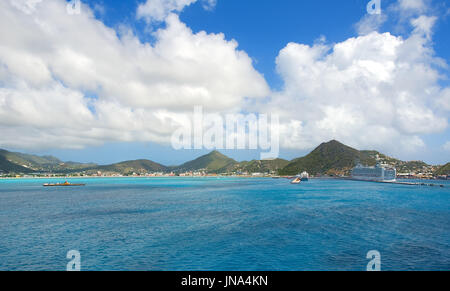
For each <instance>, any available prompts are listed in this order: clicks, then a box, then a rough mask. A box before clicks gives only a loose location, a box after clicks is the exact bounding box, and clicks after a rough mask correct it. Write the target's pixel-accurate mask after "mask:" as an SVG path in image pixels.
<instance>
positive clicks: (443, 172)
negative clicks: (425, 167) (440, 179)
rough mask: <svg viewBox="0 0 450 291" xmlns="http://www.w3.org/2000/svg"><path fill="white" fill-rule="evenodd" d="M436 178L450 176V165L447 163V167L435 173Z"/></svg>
mask: <svg viewBox="0 0 450 291" xmlns="http://www.w3.org/2000/svg"><path fill="white" fill-rule="evenodd" d="M434 175H435V176H443V175H450V163H447V164H446V165H445V166H442V167H440V168H439V169H438V170H437V171H436V172H434Z"/></svg>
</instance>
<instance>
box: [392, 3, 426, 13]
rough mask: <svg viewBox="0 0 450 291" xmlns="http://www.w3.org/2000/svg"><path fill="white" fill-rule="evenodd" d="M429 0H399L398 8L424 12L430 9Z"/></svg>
mask: <svg viewBox="0 0 450 291" xmlns="http://www.w3.org/2000/svg"><path fill="white" fill-rule="evenodd" d="M428 2H429V1H427V0H399V1H398V8H399V9H401V10H403V11H408V12H415V13H424V12H426V11H427V10H428Z"/></svg>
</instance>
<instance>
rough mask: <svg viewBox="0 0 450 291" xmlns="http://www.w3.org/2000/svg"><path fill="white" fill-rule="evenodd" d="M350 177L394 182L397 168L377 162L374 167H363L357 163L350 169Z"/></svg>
mask: <svg viewBox="0 0 450 291" xmlns="http://www.w3.org/2000/svg"><path fill="white" fill-rule="evenodd" d="M352 178H353V179H355V180H363V181H376V182H395V181H396V179H397V170H396V169H395V168H391V167H388V166H382V165H380V164H377V165H376V166H375V167H365V166H363V165H361V164H358V165H357V166H356V167H355V168H353V170H352Z"/></svg>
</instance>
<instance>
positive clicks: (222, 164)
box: [174, 151, 237, 173]
mask: <svg viewBox="0 0 450 291" xmlns="http://www.w3.org/2000/svg"><path fill="white" fill-rule="evenodd" d="M236 164H237V162H236V161H235V160H233V159H231V158H229V157H227V156H225V155H223V154H221V153H219V152H218V151H213V152H211V153H209V154H207V155H204V156H201V157H199V158H198V159H195V160H193V161H190V162H187V163H185V164H183V165H181V166H178V167H175V168H174V171H176V172H184V171H198V170H206V171H207V172H209V173H223V172H228V171H229V170H230V169H231V168H233V167H234V166H235V165H236Z"/></svg>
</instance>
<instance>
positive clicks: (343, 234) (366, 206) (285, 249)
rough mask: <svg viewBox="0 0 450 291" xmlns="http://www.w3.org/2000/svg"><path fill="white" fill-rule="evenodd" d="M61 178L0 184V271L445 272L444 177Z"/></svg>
mask: <svg viewBox="0 0 450 291" xmlns="http://www.w3.org/2000/svg"><path fill="white" fill-rule="evenodd" d="M63 181H64V180H60V179H48V180H43V179H29V180H27V179H19V180H0V270H62V271H63V270H66V265H67V263H68V262H69V260H68V259H67V258H66V254H67V252H68V251H70V250H78V251H79V252H80V254H81V269H82V270H243V271H245V270H258V271H264V270H272V271H273V270H366V266H367V264H368V262H369V259H367V258H366V255H367V253H368V252H369V251H371V250H377V251H379V252H380V254H381V268H382V270H450V183H448V182H447V181H438V182H436V183H440V184H445V185H446V187H445V188H439V187H425V186H404V185H389V184H377V183H370V182H355V181H341V180H311V181H309V182H307V183H302V184H300V185H291V184H290V183H289V181H288V180H285V179H257V178H255V179H241V178H89V179H72V180H71V182H73V183H87V185H86V187H61V188H60V187H57V188H44V187H42V184H43V183H45V182H63Z"/></svg>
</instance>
